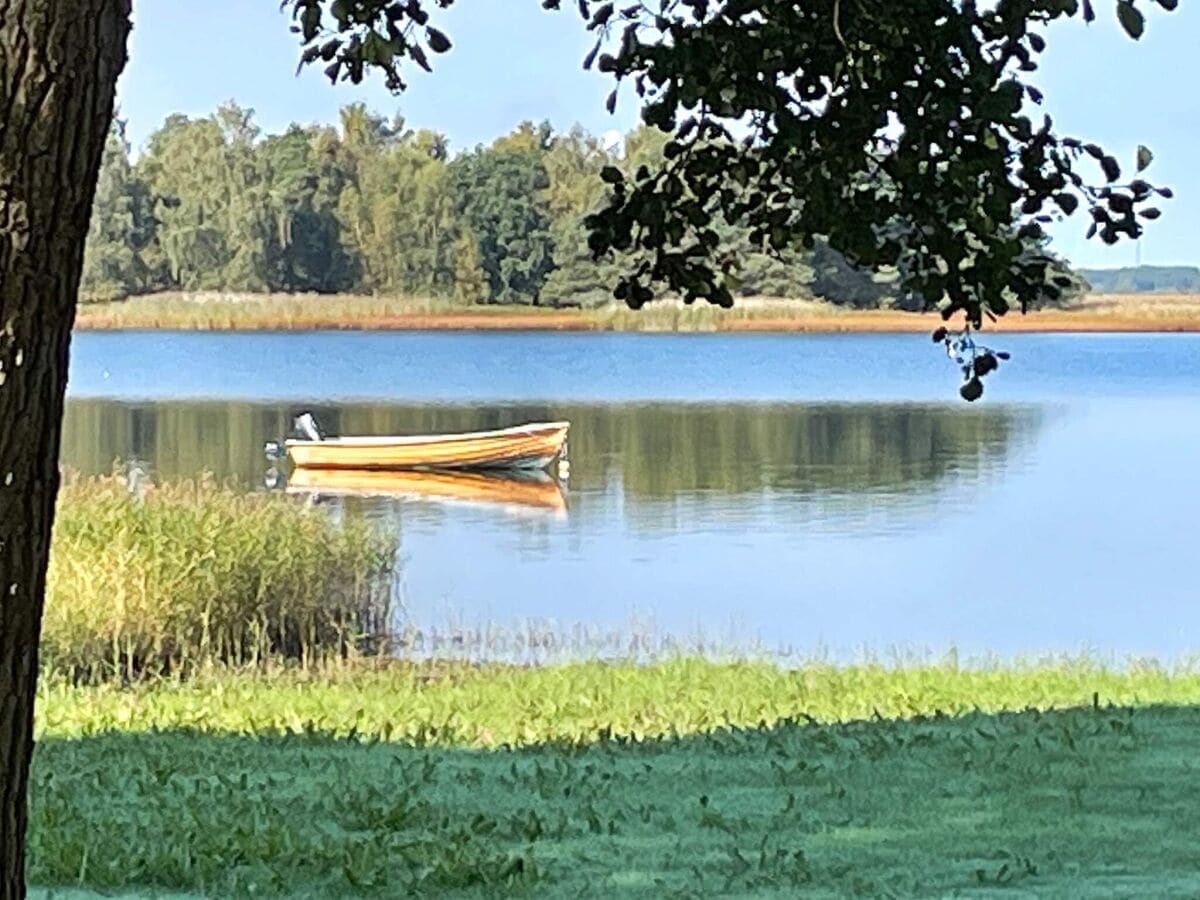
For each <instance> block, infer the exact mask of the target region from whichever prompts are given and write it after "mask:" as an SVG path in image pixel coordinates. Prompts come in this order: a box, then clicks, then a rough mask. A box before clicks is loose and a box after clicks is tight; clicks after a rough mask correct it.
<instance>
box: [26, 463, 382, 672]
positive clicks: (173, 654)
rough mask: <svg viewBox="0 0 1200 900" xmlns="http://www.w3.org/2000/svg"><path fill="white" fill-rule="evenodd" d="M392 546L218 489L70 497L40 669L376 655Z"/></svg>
mask: <svg viewBox="0 0 1200 900" xmlns="http://www.w3.org/2000/svg"><path fill="white" fill-rule="evenodd" d="M395 549H396V547H395V537H394V536H393V535H390V534H387V533H385V532H383V531H381V530H379V529H377V528H373V527H372V526H371V525H370V524H368V523H365V522H362V521H357V520H350V519H348V520H345V521H342V522H334V521H333V520H332V519H331V518H330V517H329V516H328V515H326V514H325V513H324V512H322V511H321V510H317V509H311V508H306V507H304V506H302V505H301V504H300V503H299V502H297V500H295V499H294V498H290V497H287V496H284V495H280V494H263V493H257V494H245V493H240V492H237V491H234V490H231V489H228V488H224V487H220V486H218V485H217V484H215V483H214V482H213V481H212V479H209V478H202V479H199V480H196V481H181V482H176V483H171V484H166V485H162V486H157V487H149V488H147V489H146V490H145V491H144V493H140V494H135V493H134V492H131V491H130V490H129V488H128V486H127V485H126V484H125V483H124V481H123V480H122V479H120V478H116V477H110V478H94V479H80V480H71V481H69V482H68V483H67V484H65V485H64V486H63V489H62V492H61V494H60V498H59V505H58V514H57V522H56V525H55V531H54V541H53V547H52V550H51V559H50V571H49V580H48V585H47V599H46V611H45V617H44V621H43V629H42V644H41V661H42V669H43V671H44V672H46V673H47V674H51V675H62V676H66V677H70V678H71V679H73V680H83V681H101V680H106V679H110V678H122V679H131V678H139V677H148V676H157V675H166V674H180V673H187V672H189V671H192V670H195V669H197V668H203V667H214V666H233V667H240V666H248V665H263V664H267V663H283V662H298V663H300V664H303V665H311V664H313V663H316V662H320V661H324V660H327V659H329V658H330V657H333V656H346V655H351V654H355V653H360V652H370V651H372V650H374V649H377V647H378V644H379V642H380V641H381V640H382V638H383V636H384V635H385V633H386V630H387V626H388V619H389V615H390V598H391V570H392V565H393V559H394V557H395Z"/></svg>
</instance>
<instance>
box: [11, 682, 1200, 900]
mask: <svg viewBox="0 0 1200 900" xmlns="http://www.w3.org/2000/svg"><path fill="white" fill-rule="evenodd" d="M1197 704H1200V676H1197V675H1196V674H1194V673H1192V672H1190V671H1179V672H1168V671H1165V670H1161V669H1157V668H1153V667H1131V668H1128V669H1126V670H1124V671H1114V670H1108V669H1104V668H1102V667H1099V666H1096V665H1092V664H1090V663H1088V662H1086V661H1081V662H1069V661H1063V662H1057V663H1044V664H1040V665H1036V666H1031V667H1019V666H1012V667H1007V668H988V669H976V670H967V669H960V668H958V667H956V666H953V665H950V664H947V665H940V666H934V665H931V666H924V667H916V668H906V669H888V668H885V667H881V666H859V667H845V668H838V667H832V666H823V665H822V666H809V667H805V668H803V669H800V670H797V671H794V672H787V671H783V670H780V669H777V668H774V667H772V666H769V665H765V664H764V665H760V664H748V663H742V664H718V663H711V662H701V661H696V660H677V661H673V662H669V663H663V664H659V665H654V666H649V667H634V666H630V665H615V664H614V665H604V664H599V663H587V664H578V665H571V666H564V667H554V668H518V667H498V666H488V667H482V668H478V667H469V666H465V665H404V664H394V665H391V666H386V667H379V668H377V669H376V670H375V671H363V670H357V671H356V670H352V669H351V668H344V669H342V670H337V669H333V668H329V669H327V671H326V672H325V674H324V675H322V676H317V675H315V674H312V673H310V674H303V673H294V674H289V675H277V676H274V677H270V678H267V677H253V676H250V675H246V674H243V675H239V676H225V677H222V678H205V677H201V678H199V679H196V680H193V681H191V682H171V681H161V682H158V683H156V684H143V685H139V686H136V687H133V688H131V689H129V690H118V689H116V688H114V687H111V686H99V687H88V688H85V687H70V686H67V685H65V684H63V683H61V682H59V683H57V684H47V685H46V687H45V688H44V689H43V691H42V695H41V698H40V709H39V722H38V731H39V749H38V751H37V755H36V758H35V765H34V774H33V780H34V783H33V793H32V806H31V844H30V873H29V874H30V878H31V880H32V881H33V882H34V883H37V884H40V885H57V886H63V887H71V886H83V887H91V888H96V889H105V890H115V891H120V890H124V891H134V890H136V891H138V892H141V893H142V894H146V893H152V892H153V891H155V890H161V891H163V892H164V893H177V894H185V893H189V892H191V893H196V894H204V895H208V896H245V895H248V894H250V893H256V894H277V895H279V894H286V895H291V896H306V895H312V896H346V895H363V894H374V895H378V896H397V895H404V894H416V895H424V896H431V895H447V896H495V895H498V894H513V895H524V896H572V897H573V896H581V895H590V896H645V897H659V896H694V897H699V896H762V897H794V896H798V895H803V896H806V897H807V896H830V897H833V896H838V897H841V896H855V895H859V896H947V895H970V896H986V895H988V894H989V893H991V892H996V893H1001V892H1003V893H1004V895H1005V896H1039V897H1056V896H1061V897H1075V896H1172V895H1177V896H1195V895H1196V894H1197V893H1198V892H1200V876H1198V875H1197V874H1196V873H1197V872H1198V871H1200V851H1198V850H1197V849H1196V844H1195V840H1194V838H1193V835H1194V834H1195V833H1196V831H1197V829H1198V828H1200V776H1198V775H1197V773H1196V770H1195V765H1194V748H1195V735H1196V734H1197V733H1198V729H1200V706H1198V705H1197ZM976 708H978V710H979V711H974V710H975V709H976ZM1006 710H1007V711H1006Z"/></svg>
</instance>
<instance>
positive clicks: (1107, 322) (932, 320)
mask: <svg viewBox="0 0 1200 900" xmlns="http://www.w3.org/2000/svg"><path fill="white" fill-rule="evenodd" d="M941 324H942V320H941V318H940V317H939V316H937V315H936V314H935V313H892V312H878V313H875V312H863V313H846V314H830V315H826V316H811V317H810V316H801V317H794V318H793V317H782V316H781V317H764V318H761V319H734V320H730V321H724V322H722V321H717V322H715V323H713V325H712V327H709V328H703V329H701V328H655V327H648V328H622V327H616V326H613V325H610V324H607V323H604V322H599V321H595V320H591V319H589V318H588V317H587V316H586V315H583V314H580V315H564V314H560V313H545V314H540V313H532V314H531V313H517V314H513V315H496V314H491V313H444V314H425V313H413V314H409V315H400V316H387V317H379V318H369V317H368V318H363V319H358V320H355V321H347V320H344V319H342V320H338V319H324V318H319V317H314V318H312V319H306V320H305V321H303V322H295V321H262V322H258V321H253V322H227V323H203V324H193V323H187V322H179V323H162V324H143V323H123V322H117V321H113V320H106V319H101V318H96V319H91V318H90V317H88V316H80V318H79V320H78V321H77V322H76V324H75V330H76V331H93V332H95V331H222V332H238V331H283V332H305V331H559V332H574V333H579V332H641V333H675V332H679V333H682V332H688V333H703V332H708V333H714V332H721V333H739V334H788V333H791V334H922V333H925V332H932V331H933V330H934V329H935V328H937V327H938V326H939V325H941ZM983 330H984V331H990V332H995V333H1001V334H1002V333H1012V334H1015V333H1024V334H1094V333H1125V334H1157V333H1161V334H1195V333H1200V319H1190V318H1185V317H1165V318H1161V319H1160V318H1153V317H1137V316H1128V315H1104V314H1094V313H1071V312H1063V313H1031V314H1029V315H1028V316H1020V314H1018V315H1017V316H1013V315H1011V314H1010V315H1009V316H1006V317H1005V318H1003V319H1001V320H1000V321H999V322H988V323H987V324H986V325H985V327H984V329H983Z"/></svg>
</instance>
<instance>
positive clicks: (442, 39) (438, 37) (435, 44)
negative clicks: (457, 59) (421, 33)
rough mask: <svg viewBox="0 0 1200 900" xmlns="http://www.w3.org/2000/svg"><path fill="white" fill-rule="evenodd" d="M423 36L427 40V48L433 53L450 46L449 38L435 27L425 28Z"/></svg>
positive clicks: (445, 49)
mask: <svg viewBox="0 0 1200 900" xmlns="http://www.w3.org/2000/svg"><path fill="white" fill-rule="evenodd" d="M425 38H426V40H428V41H429V49H430V50H432V51H433V52H434V53H445V52H446V51H447V50H449V49H450V47H451V44H450V38H448V37H446V35H444V34H442V33H441V32H440V31H438V30H437V29H436V28H426V29H425Z"/></svg>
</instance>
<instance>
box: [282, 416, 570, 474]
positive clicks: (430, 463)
mask: <svg viewBox="0 0 1200 900" xmlns="http://www.w3.org/2000/svg"><path fill="white" fill-rule="evenodd" d="M568 427H569V424H568V423H567V422H547V423H536V424H531V425H519V426H516V427H514V428H502V429H499V430H496V431H474V432H466V433H463V434H440V435H419V436H413V437H346V438H331V439H328V440H323V441H299V440H291V441H288V442H287V445H286V446H287V451H288V454H289V455H290V456H291V458H292V462H293V463H295V465H296V467H297V468H300V469H356V470H359V471H368V470H393V469H544V468H546V467H547V466H549V465H550V464H551V463H552V462H554V461H555V460H556V459H557V458H558V457H559V456H560V455H561V454H562V450H563V446H564V444H565V443H566V439H567V429H568Z"/></svg>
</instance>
